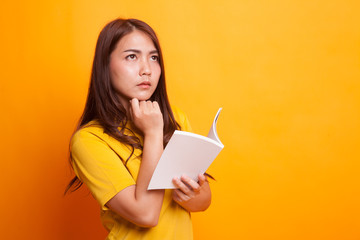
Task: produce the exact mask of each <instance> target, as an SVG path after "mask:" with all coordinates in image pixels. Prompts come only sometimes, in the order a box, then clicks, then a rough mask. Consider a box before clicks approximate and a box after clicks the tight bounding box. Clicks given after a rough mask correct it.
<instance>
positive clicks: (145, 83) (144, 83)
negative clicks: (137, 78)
mask: <svg viewBox="0 0 360 240" xmlns="http://www.w3.org/2000/svg"><path fill="white" fill-rule="evenodd" d="M137 86H139V87H141V88H150V87H151V83H150V82H148V81H144V82H142V83H140V84H138V85H137Z"/></svg>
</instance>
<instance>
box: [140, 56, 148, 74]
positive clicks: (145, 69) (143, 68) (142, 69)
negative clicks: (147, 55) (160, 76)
mask: <svg viewBox="0 0 360 240" xmlns="http://www.w3.org/2000/svg"><path fill="white" fill-rule="evenodd" d="M140 64H141V66H140V73H139V74H140V76H142V75H151V67H150V63H149V61H148V60H145V59H143V60H142V61H141V63H140Z"/></svg>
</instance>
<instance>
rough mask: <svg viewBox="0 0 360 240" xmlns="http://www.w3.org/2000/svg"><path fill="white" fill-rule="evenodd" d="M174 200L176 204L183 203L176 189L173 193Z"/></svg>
mask: <svg viewBox="0 0 360 240" xmlns="http://www.w3.org/2000/svg"><path fill="white" fill-rule="evenodd" d="M172 198H173V199H174V201H176V202H182V201H183V200H182V199H181V198H180V197H179V195H178V190H176V189H174V190H173V191H172Z"/></svg>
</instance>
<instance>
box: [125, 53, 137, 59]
mask: <svg viewBox="0 0 360 240" xmlns="http://www.w3.org/2000/svg"><path fill="white" fill-rule="evenodd" d="M126 58H127V59H130V60H134V59H135V58H136V55H135V54H130V55H128V56H126Z"/></svg>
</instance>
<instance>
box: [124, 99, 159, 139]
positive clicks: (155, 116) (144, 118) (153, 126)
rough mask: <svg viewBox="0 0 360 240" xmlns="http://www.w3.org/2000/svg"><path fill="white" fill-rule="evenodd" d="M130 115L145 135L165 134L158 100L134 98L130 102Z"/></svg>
mask: <svg viewBox="0 0 360 240" xmlns="http://www.w3.org/2000/svg"><path fill="white" fill-rule="evenodd" d="M130 116H131V119H132V121H133V122H134V124H135V126H136V127H137V128H138V129H139V130H140V131H142V133H143V134H144V136H146V135H151V134H161V135H162V134H163V128H164V121H163V116H162V113H161V110H160V107H159V104H158V103H157V102H156V101H154V102H152V101H139V100H138V99H137V98H133V99H132V100H131V104H130Z"/></svg>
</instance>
